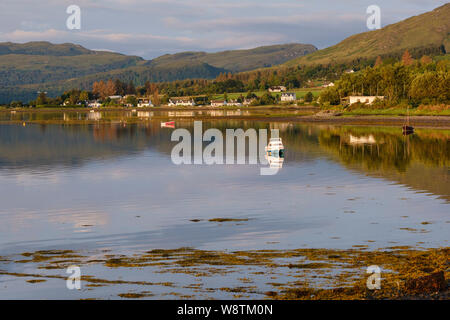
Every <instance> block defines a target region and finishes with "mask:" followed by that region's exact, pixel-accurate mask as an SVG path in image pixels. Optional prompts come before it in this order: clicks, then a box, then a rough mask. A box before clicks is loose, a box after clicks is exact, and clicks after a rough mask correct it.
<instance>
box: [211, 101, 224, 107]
mask: <svg viewBox="0 0 450 320" xmlns="http://www.w3.org/2000/svg"><path fill="white" fill-rule="evenodd" d="M226 105H227V101H226V100H211V107H221V106H226Z"/></svg>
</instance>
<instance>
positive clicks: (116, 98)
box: [108, 96, 122, 100]
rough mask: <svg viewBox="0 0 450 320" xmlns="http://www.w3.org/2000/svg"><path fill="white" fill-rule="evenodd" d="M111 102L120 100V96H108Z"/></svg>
mask: <svg viewBox="0 0 450 320" xmlns="http://www.w3.org/2000/svg"><path fill="white" fill-rule="evenodd" d="M108 98H110V99H111V100H122V96H109V97H108Z"/></svg>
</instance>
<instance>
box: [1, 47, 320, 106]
mask: <svg viewBox="0 0 450 320" xmlns="http://www.w3.org/2000/svg"><path fill="white" fill-rule="evenodd" d="M316 50H317V49H316V48H315V47H314V46H312V45H303V44H286V45H276V46H266V47H259V48H255V49H249V50H235V51H224V52H217V53H206V52H182V53H178V54H172V55H164V56H162V57H159V58H156V59H153V60H144V59H142V58H140V57H136V56H127V55H123V54H119V53H114V52H106V51H93V50H89V49H86V48H83V47H82V46H79V45H74V44H70V43H66V44H52V43H49V42H43V41H42V42H29V43H25V44H17V43H11V42H7V43H0V103H7V102H10V101H12V100H23V101H28V100H31V99H34V98H35V97H36V91H38V90H40V91H42V90H45V91H47V92H48V93H49V94H50V95H56V94H60V93H62V91H64V90H68V89H70V88H73V87H80V88H85V89H87V88H90V87H91V85H92V83H93V82H94V81H98V80H107V79H110V78H119V79H121V80H123V81H134V82H135V83H136V84H143V83H144V82H145V81H155V82H156V81H158V82H159V81H173V80H183V79H190V78H206V79H212V78H215V77H216V76H218V75H219V74H220V73H225V72H240V71H247V70H252V69H256V68H261V67H267V66H272V65H277V64H280V63H283V62H286V61H288V60H290V59H292V58H293V57H298V56H301V55H304V54H308V53H310V52H314V51H316Z"/></svg>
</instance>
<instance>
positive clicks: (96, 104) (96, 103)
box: [87, 100, 102, 108]
mask: <svg viewBox="0 0 450 320" xmlns="http://www.w3.org/2000/svg"><path fill="white" fill-rule="evenodd" d="M87 106H88V107H89V108H100V107H101V106H102V104H101V102H100V101H99V100H92V101H88V103H87Z"/></svg>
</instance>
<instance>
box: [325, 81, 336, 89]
mask: <svg viewBox="0 0 450 320" xmlns="http://www.w3.org/2000/svg"><path fill="white" fill-rule="evenodd" d="M322 87H323V88H329V87H334V83H333V82H328V83H327V82H325V83H324V84H323V86H322Z"/></svg>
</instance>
